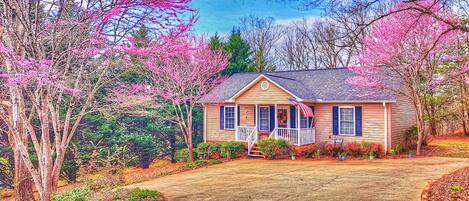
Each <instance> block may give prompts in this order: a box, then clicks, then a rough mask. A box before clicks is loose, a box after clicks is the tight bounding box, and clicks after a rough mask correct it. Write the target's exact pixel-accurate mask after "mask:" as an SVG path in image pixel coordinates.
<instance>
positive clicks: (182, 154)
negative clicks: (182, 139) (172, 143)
mask: <svg viewBox="0 0 469 201" xmlns="http://www.w3.org/2000/svg"><path fill="white" fill-rule="evenodd" d="M196 150H197V149H194V158H197V151H196ZM174 158H175V159H176V161H178V162H189V161H191V159H190V157H189V149H188V148H182V149H178V150H177V151H176V155H175V156H174Z"/></svg>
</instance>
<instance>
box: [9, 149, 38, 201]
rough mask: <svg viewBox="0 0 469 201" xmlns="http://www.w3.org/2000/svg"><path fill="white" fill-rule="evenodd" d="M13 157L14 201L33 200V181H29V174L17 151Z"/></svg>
mask: <svg viewBox="0 0 469 201" xmlns="http://www.w3.org/2000/svg"><path fill="white" fill-rule="evenodd" d="M13 155H14V160H15V179H14V183H15V185H16V187H15V200H18V201H27V200H34V197H33V181H32V180H31V174H30V173H29V171H28V169H27V168H26V165H25V164H24V161H23V159H22V158H21V155H20V153H19V151H18V150H15V151H14V153H13Z"/></svg>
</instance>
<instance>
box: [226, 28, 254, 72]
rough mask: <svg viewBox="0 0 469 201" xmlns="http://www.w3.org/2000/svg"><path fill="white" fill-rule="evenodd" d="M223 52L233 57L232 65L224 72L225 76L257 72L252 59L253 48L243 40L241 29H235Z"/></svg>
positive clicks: (231, 59)
mask: <svg viewBox="0 0 469 201" xmlns="http://www.w3.org/2000/svg"><path fill="white" fill-rule="evenodd" d="M223 51H224V52H226V53H229V54H230V55H231V58H230V60H229V62H230V63H229V64H228V67H227V68H226V69H225V70H224V71H223V74H224V75H232V74H234V73H239V72H253V71H255V68H254V65H253V63H252V60H251V59H250V57H251V54H252V52H251V48H250V46H249V44H248V43H247V42H246V41H245V40H244V39H243V38H241V33H240V31H239V29H233V31H232V32H231V35H230V38H229V40H228V42H226V43H225V44H224V45H223Z"/></svg>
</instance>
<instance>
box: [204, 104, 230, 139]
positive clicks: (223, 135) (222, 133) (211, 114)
mask: <svg viewBox="0 0 469 201" xmlns="http://www.w3.org/2000/svg"><path fill="white" fill-rule="evenodd" d="M206 112H207V114H206V118H207V121H206V125H207V128H206V132H207V133H206V136H207V141H208V142H212V141H232V140H235V131H234V130H221V129H220V105H217V104H213V105H212V104H211V105H206Z"/></svg>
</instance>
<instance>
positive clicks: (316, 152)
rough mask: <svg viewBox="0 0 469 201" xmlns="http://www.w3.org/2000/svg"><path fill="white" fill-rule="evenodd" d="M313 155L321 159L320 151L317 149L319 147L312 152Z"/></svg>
mask: <svg viewBox="0 0 469 201" xmlns="http://www.w3.org/2000/svg"><path fill="white" fill-rule="evenodd" d="M314 157H315V158H316V160H320V159H321V151H319V149H318V150H316V151H315V152H314Z"/></svg>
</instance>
